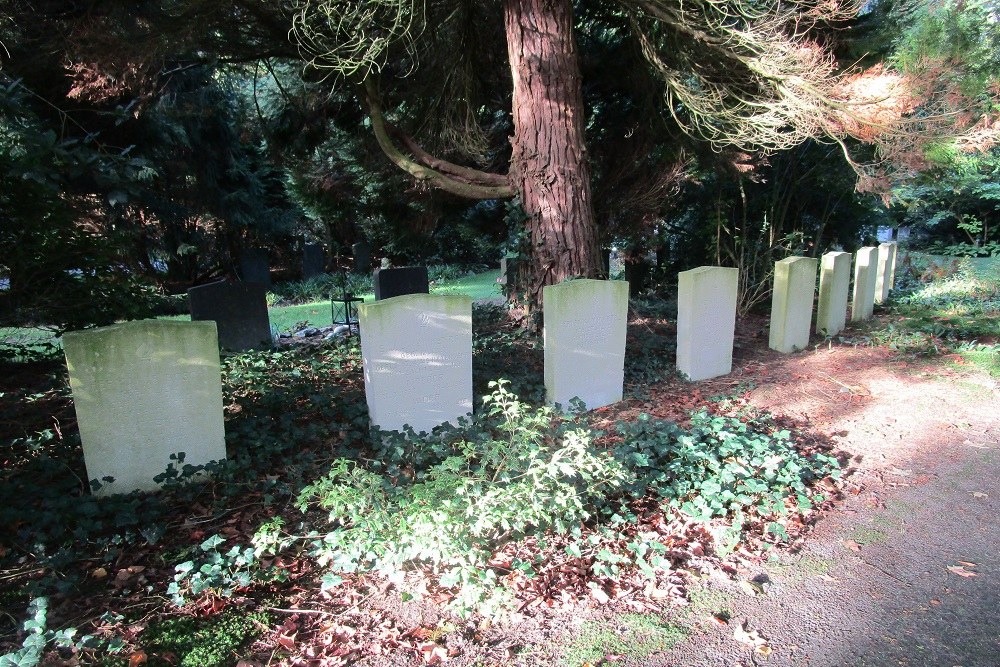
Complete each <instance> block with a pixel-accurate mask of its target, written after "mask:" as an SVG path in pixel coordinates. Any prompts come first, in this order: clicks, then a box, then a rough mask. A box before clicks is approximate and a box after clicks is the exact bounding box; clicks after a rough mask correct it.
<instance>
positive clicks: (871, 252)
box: [851, 246, 878, 322]
mask: <svg viewBox="0 0 1000 667" xmlns="http://www.w3.org/2000/svg"><path fill="white" fill-rule="evenodd" d="M877 264H878V248H872V247H869V246H866V247H864V248H861V249H859V250H858V251H857V252H856V253H855V254H854V292H853V294H852V296H851V321H852V322H860V321H862V320H867V319H869V318H870V317H871V316H872V314H873V313H874V312H875V271H876V268H877Z"/></svg>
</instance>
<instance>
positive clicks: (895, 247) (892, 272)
mask: <svg viewBox="0 0 1000 667" xmlns="http://www.w3.org/2000/svg"><path fill="white" fill-rule="evenodd" d="M889 245H890V246H892V259H891V260H890V262H889V289H891V290H893V289H896V260H897V259H898V255H899V244H898V243H896V242H895V241H893V242H892V243H890V244H889Z"/></svg>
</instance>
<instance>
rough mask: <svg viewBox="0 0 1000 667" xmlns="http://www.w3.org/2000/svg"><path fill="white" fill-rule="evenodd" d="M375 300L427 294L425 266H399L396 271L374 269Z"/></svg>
mask: <svg viewBox="0 0 1000 667" xmlns="http://www.w3.org/2000/svg"><path fill="white" fill-rule="evenodd" d="M373 282H374V283H375V300H376V301H381V300H382V299H391V298H392V297H394V296H403V295H404V294H427V293H428V292H430V282H429V281H428V280H427V267H426V266H401V267H399V268H398V269H375V274H374V277H373Z"/></svg>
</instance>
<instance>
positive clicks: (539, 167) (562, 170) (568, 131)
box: [504, 0, 602, 313]
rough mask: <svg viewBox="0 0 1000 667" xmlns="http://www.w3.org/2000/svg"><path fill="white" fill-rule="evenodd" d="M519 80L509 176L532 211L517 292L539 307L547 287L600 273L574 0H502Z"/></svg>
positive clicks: (512, 62)
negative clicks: (526, 250)
mask: <svg viewBox="0 0 1000 667" xmlns="http://www.w3.org/2000/svg"><path fill="white" fill-rule="evenodd" d="M504 21H505V24H506V30H507V52H508V55H509V58H510V69H511V74H512V75H513V79H514V100H513V116H514V136H513V137H512V138H511V144H512V145H513V149H514V150H513V154H512V156H511V163H510V181H511V183H512V184H513V185H514V189H515V190H516V191H517V193H518V195H519V196H520V199H521V205H522V206H523V207H524V211H525V213H527V215H528V219H527V221H526V222H525V223H524V224H525V225H526V228H527V232H528V235H529V243H530V248H529V250H528V257H527V258H526V261H525V262H524V263H523V264H522V269H521V270H519V271H518V273H517V279H516V284H515V290H516V292H518V293H522V294H523V295H524V297H525V299H526V305H527V306H528V308H529V313H537V312H540V310H541V308H540V306H541V299H542V287H544V286H545V285H552V284H555V283H558V282H560V281H562V280H564V279H565V278H568V277H571V276H579V277H587V278H595V277H598V276H600V275H601V274H602V270H601V266H602V263H601V258H600V245H599V243H598V235H597V225H596V223H595V222H594V212H593V206H592V205H591V198H590V168H589V167H588V165H587V150H586V146H585V143H584V135H583V122H584V118H583V116H584V107H583V95H582V93H581V91H580V63H579V59H578V56H577V52H576V42H575V40H574V38H573V3H572V0H504Z"/></svg>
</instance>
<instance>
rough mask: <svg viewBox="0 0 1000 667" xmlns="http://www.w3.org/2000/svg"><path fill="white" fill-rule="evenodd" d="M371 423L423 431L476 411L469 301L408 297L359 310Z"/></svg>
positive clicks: (464, 298) (436, 296)
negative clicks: (473, 391)
mask: <svg viewBox="0 0 1000 667" xmlns="http://www.w3.org/2000/svg"><path fill="white" fill-rule="evenodd" d="M358 319H359V321H360V326H361V357H362V364H363V366H364V373H365V397H366V398H367V400H368V413H369V415H370V416H371V420H372V423H373V424H375V425H376V426H378V427H379V428H381V429H384V430H387V431H400V430H402V429H403V426H404V425H407V424H408V425H409V426H410V427H412V428H413V430H415V431H417V432H418V433H419V432H426V431H430V430H431V429H433V428H434V427H435V426H440V425H441V424H443V423H445V422H455V421H456V420H457V419H458V418H459V417H462V416H465V415H467V414H469V413H470V412H472V299H471V298H469V297H467V296H459V295H448V296H446V295H440V294H406V295H403V296H396V297H391V298H389V299H383V300H382V301H377V302H375V303H366V304H363V305H361V306H358Z"/></svg>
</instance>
